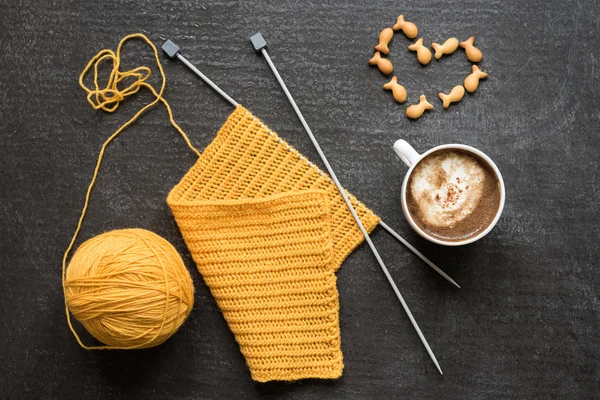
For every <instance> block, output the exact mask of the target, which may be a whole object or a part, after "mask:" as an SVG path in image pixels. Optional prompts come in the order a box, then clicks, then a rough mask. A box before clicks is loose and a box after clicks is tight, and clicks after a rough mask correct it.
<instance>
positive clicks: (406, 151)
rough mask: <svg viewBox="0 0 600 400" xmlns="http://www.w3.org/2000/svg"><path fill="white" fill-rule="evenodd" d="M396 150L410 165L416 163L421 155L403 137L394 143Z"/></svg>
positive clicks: (405, 162)
mask: <svg viewBox="0 0 600 400" xmlns="http://www.w3.org/2000/svg"><path fill="white" fill-rule="evenodd" d="M394 151H395V152H396V154H398V157H400V159H401V160H402V161H404V164H406V165H408V166H409V167H412V166H413V165H415V164H416V163H417V161H419V158H420V157H421V156H420V155H419V153H417V151H416V150H415V149H414V148H413V147H412V146H411V145H410V144H408V142H407V141H406V140H402V139H399V140H396V143H394Z"/></svg>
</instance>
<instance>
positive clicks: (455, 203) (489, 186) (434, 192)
mask: <svg viewBox="0 0 600 400" xmlns="http://www.w3.org/2000/svg"><path fill="white" fill-rule="evenodd" d="M499 203H500V190H499V182H498V179H497V177H496V175H495V173H494V172H493V170H492V169H491V168H490V166H489V165H488V164H487V163H486V162H484V161H483V160H481V159H479V158H478V157H475V156H474V155H472V154H471V153H468V152H465V151H461V150H454V149H448V150H440V151H436V152H435V153H432V154H430V155H428V156H427V157H425V158H424V159H422V160H421V161H419V163H418V164H417V166H416V167H415V168H414V170H413V172H412V174H411V176H410V178H409V181H408V186H407V205H408V207H409V211H410V214H411V216H412V217H413V220H414V221H415V223H416V224H417V225H418V226H419V227H420V228H421V229H423V230H424V231H425V232H426V233H428V234H429V235H432V236H434V237H437V238H439V239H442V240H455V241H460V240H464V239H466V238H469V237H471V236H475V235H477V234H478V233H479V232H480V231H482V230H484V229H485V228H487V227H488V226H489V225H490V224H491V222H492V221H493V219H494V217H495V215H496V212H497V211H498V208H499Z"/></svg>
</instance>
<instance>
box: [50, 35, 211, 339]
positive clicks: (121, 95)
mask: <svg viewBox="0 0 600 400" xmlns="http://www.w3.org/2000/svg"><path fill="white" fill-rule="evenodd" d="M131 39H141V40H142V41H144V42H145V43H146V44H147V45H148V46H150V48H151V49H152V51H153V52H154V58H155V60H156V65H157V67H158V70H159V72H160V76H161V79H162V80H161V85H160V90H158V91H157V90H156V89H155V88H154V87H153V86H152V85H151V84H149V83H148V82H147V80H148V78H149V77H150V75H151V73H152V71H151V69H150V68H148V67H146V66H141V67H137V68H134V69H132V70H129V71H120V70H119V68H120V64H121V50H122V47H123V45H124V44H125V42H127V41H128V40H131ZM105 61H108V62H112V71H111V73H110V75H109V78H108V81H107V83H106V85H105V86H104V87H103V88H101V85H100V84H99V75H100V73H99V70H98V68H99V66H100V64H101V63H103V62H105ZM92 68H93V70H94V87H93V88H89V87H88V86H86V84H85V83H84V78H85V77H86V76H87V74H88V73H89V72H90V70H91V69H92ZM127 78H133V79H134V81H133V82H132V83H131V84H129V86H127V87H126V88H124V89H119V87H118V86H119V84H120V83H121V82H123V81H124V80H125V79H127ZM79 85H80V86H81V87H82V89H83V90H85V91H86V92H87V100H88V102H89V103H90V105H91V106H92V107H93V108H94V109H95V110H97V109H102V110H104V111H107V112H114V111H116V110H117V109H118V107H119V104H120V103H121V101H123V100H125V99H126V98H127V97H128V96H131V95H133V94H136V93H137V92H138V91H139V90H140V89H141V88H146V89H148V90H150V92H151V93H152V94H153V95H154V97H155V99H154V100H153V101H152V102H150V103H148V104H147V105H145V106H144V107H143V108H141V109H140V110H139V111H138V112H137V113H136V114H135V115H134V116H133V117H131V119H129V120H128V121H127V122H126V123H125V124H123V125H122V126H121V127H120V128H119V129H117V130H116V131H115V132H114V133H113V134H112V135H110V136H109V137H108V139H106V141H105V142H104V143H103V145H102V148H101V149H100V153H99V154H98V160H97V162H96V167H95V169H94V173H93V176H92V179H91V181H90V184H89V186H88V189H87V192H86V195H85V201H84V205H83V208H82V210H81V215H80V217H79V221H78V223H77V228H76V229H75V232H74V233H73V237H72V238H71V242H70V243H69V246H68V247H67V249H66V251H65V254H64V256H63V260H62V285H63V294H64V296H65V312H66V317H67V323H68V325H69V329H70V330H71V332H72V333H73V335H74V336H75V339H76V340H77V343H79V345H80V346H81V347H83V348H84V349H87V350H103V349H133V348H143V347H148V345H149V343H150V342H151V341H152V340H155V339H156V338H157V337H158V335H159V334H160V332H161V331H162V330H163V329H162V328H163V325H164V322H165V321H166V320H167V312H168V309H167V307H168V302H165V311H164V316H163V319H162V321H163V322H162V324H161V326H160V328H159V329H157V333H156V335H155V336H154V337H153V338H152V339H150V340H149V341H146V342H142V343H136V344H133V345H131V346H118V345H107V346H87V345H85V344H84V343H83V342H82V341H81V339H80V338H79V335H78V334H77V332H76V331H75V329H74V328H73V324H72V322H71V316H70V312H69V306H68V304H67V290H66V287H65V280H66V276H67V259H68V258H69V254H70V253H71V250H72V249H73V246H74V244H75V241H76V240H77V236H78V234H79V231H80V230H81V227H82V224H83V220H84V219H85V215H86V212H87V209H88V205H89V200H90V195H91V193H92V189H93V188H94V184H95V183H96V179H97V177H98V172H99V170H100V166H101V165H102V158H103V157H104V153H105V151H106V148H107V146H108V145H109V144H110V143H111V142H112V141H113V140H114V139H115V138H116V137H117V136H118V135H119V134H120V133H121V132H123V131H124V130H125V129H126V128H127V127H128V126H129V125H131V124H132V123H133V122H134V121H136V120H137V119H138V118H139V117H140V116H141V115H142V114H143V113H144V112H145V111H147V110H148V109H150V108H151V107H153V106H154V105H156V104H157V103H158V102H162V103H163V104H164V106H165V107H166V109H167V112H168V114H169V121H170V122H171V125H173V127H174V128H175V129H176V130H177V131H178V132H179V134H180V135H181V136H182V137H183V139H184V140H185V143H186V144H187V146H188V147H189V148H190V149H191V150H192V151H193V152H194V153H196V155H197V156H198V157H200V152H199V151H198V150H197V149H196V148H195V147H194V146H193V145H192V143H191V142H190V140H189V138H188V136H187V135H186V134H185V132H184V131H183V130H182V129H181V127H179V125H177V123H176V122H175V120H174V118H173V112H172V111H171V107H170V105H169V103H168V102H167V100H166V99H165V98H164V97H163V93H164V89H165V86H166V77H165V74H164V71H163V68H162V65H161V63H160V59H159V56H158V51H157V49H156V46H154V44H153V43H152V42H151V41H150V40H149V39H148V38H147V37H146V36H145V35H143V34H141V33H137V34H132V35H128V36H126V37H124V38H123V39H122V40H121V41H120V43H119V45H118V47H117V51H116V52H114V51H112V50H109V49H105V50H102V51H100V52H99V53H98V54H96V55H95V56H94V57H93V58H92V59H91V60H90V61H89V62H88V64H87V65H86V66H85V68H84V69H83V71H82V73H81V75H80V77H79ZM145 232H147V231H145ZM148 233H150V232H148ZM155 236H156V235H155ZM158 238H159V239H160V237H158ZM142 240H144V241H146V242H145V243H146V244H149V241H152V240H153V239H149V238H148V237H144V238H142ZM167 243H168V242H167ZM149 248H152V247H151V246H149ZM173 250H174V249H173ZM153 251H154V250H153ZM175 253H176V252H175ZM155 255H156V256H157V258H158V255H157V254H156V253H155ZM177 256H178V255H177ZM159 261H160V264H161V267H162V271H163V275H164V276H165V278H166V275H167V271H166V270H165V265H164V264H163V263H162V260H159ZM184 270H185V267H184ZM185 273H187V270H185ZM188 278H189V274H188ZM164 281H165V287H164V291H165V295H166V296H170V295H172V291H171V288H169V286H168V282H167V279H165V280H164ZM85 284H86V285H87V284H92V283H91V282H87V283H85ZM191 290H192V292H193V287H192V288H191ZM114 301H115V303H118V301H119V299H118V297H116V298H115V299H114ZM192 301H193V299H192ZM173 326H175V325H173ZM142 336H143V335H142ZM167 337H168V336H167ZM164 340H166V338H164Z"/></svg>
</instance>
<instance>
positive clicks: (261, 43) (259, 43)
mask: <svg viewBox="0 0 600 400" xmlns="http://www.w3.org/2000/svg"><path fill="white" fill-rule="evenodd" d="M250 40H251V41H252V44H253V46H254V49H255V50H256V51H260V52H261V53H262V55H263V56H264V57H265V60H267V63H268V64H269V67H270V68H271V71H273V74H274V75H275V78H277V81H278V82H279V85H281V88H282V89H283V91H284V93H285V95H286V96H287V98H288V100H289V102H290V104H291V105H292V107H293V108H294V111H296V115H298V118H299V119H300V122H301V123H302V126H304V130H305V131H306V133H307V134H308V136H309V137H310V140H311V141H312V143H313V146H314V147H315V149H316V150H317V153H319V156H320V157H321V160H322V161H323V164H325V168H327V172H329V176H330V177H331V179H333V182H334V183H335V185H336V186H337V188H338V190H339V192H340V194H341V195H342V197H343V198H344V201H345V202H346V205H347V206H348V209H349V210H350V213H352V216H353V217H354V220H355V221H356V224H357V225H358V228H359V229H360V231H361V232H362V234H363V236H364V237H365V240H366V242H367V243H368V244H369V247H370V248H371V251H372V252H373V255H374V256H375V258H376V259H377V262H378V263H379V266H380V267H381V269H382V270H383V273H384V274H385V277H386V278H387V280H388V282H389V283H390V285H391V286H392V289H394V292H395V293H396V296H397V297H398V300H400V303H401V304H402V307H403V308H404V311H405V312H406V315H407V316H408V319H410V322H411V323H412V325H413V327H414V328H415V331H416V332H417V334H418V335H419V338H420V339H421V342H423V346H425V349H426V350H427V353H429V357H431V360H432V361H433V363H434V364H435V366H436V367H437V369H438V371H440V374H442V375H443V374H444V373H443V372H442V369H441V368H440V365H439V364H438V361H437V359H436V358H435V355H434V354H433V351H431V348H430V347H429V344H428V343H427V340H426V339H425V336H423V333H422V332H421V328H419V325H418V324H417V321H416V320H415V318H414V317H413V315H412V313H411V312H410V309H409V308H408V305H407V304H406V302H405V301H404V298H403V297H402V295H401V294H400V290H398V287H397V286H396V283H395V282H394V279H393V278H392V276H391V275H390V272H389V271H388V269H387V267H386V266H385V264H384V263H383V260H382V259H381V256H380V255H379V253H378V252H377V249H376V248H375V245H374V244H373V242H372V241H371V238H370V237H369V233H368V232H367V230H366V229H365V227H364V226H363V224H362V222H361V220H360V218H359V217H358V214H357V213H356V210H355V209H354V206H352V203H351V202H350V200H349V199H348V196H347V195H346V192H345V191H344V188H343V187H342V185H341V184H340V181H339V180H338V179H337V176H336V175H335V172H333V169H332V168H331V165H329V162H328V161H327V157H325V154H324V153H323V150H321V146H319V143H318V142H317V139H316V138H315V136H314V135H313V133H312V131H311V130H310V127H309V126H308V124H307V123H306V120H305V119H304V116H302V113H301V112H300V109H299V108H298V105H297V104H296V102H295V101H294V98H293V97H292V95H291V94H290V91H289V90H288V88H287V86H286V85H285V83H284V82H283V79H281V76H280V75H279V72H277V68H275V65H274V64H273V62H272V61H271V58H270V57H269V54H268V53H267V50H266V47H267V42H266V41H265V39H264V38H263V36H262V35H261V34H260V33H257V34H256V35H254V36H252V37H251V38H250Z"/></svg>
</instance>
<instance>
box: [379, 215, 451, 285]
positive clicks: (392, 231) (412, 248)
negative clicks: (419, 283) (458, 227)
mask: <svg viewBox="0 0 600 400" xmlns="http://www.w3.org/2000/svg"><path fill="white" fill-rule="evenodd" d="M379 225H381V227H382V228H383V229H385V230H386V231H388V232H389V234H390V235H392V236H393V237H395V238H396V239H397V240H398V241H399V242H400V243H402V244H403V245H405V246H406V247H408V248H409V249H410V251H412V252H413V253H415V254H416V255H417V257H419V258H420V259H421V260H423V261H425V263H426V264H427V265H429V266H430V267H431V268H433V269H434V270H435V271H436V272H437V273H438V274H440V275H441V276H443V277H444V279H446V280H447V281H448V282H450V283H451V284H453V285H454V286H456V287H457V288H459V289H460V286H459V285H458V283H456V282H455V281H454V279H452V278H450V277H449V276H448V275H447V274H446V273H445V272H444V271H442V270H441V269H440V268H439V267H438V266H437V265H435V264H434V263H433V262H431V260H429V259H428V258H427V257H425V256H424V255H423V254H421V252H420V251H419V250H417V249H415V248H414V247H413V246H412V245H411V244H410V243H408V242H407V241H406V240H404V238H402V236H400V235H399V234H398V233H396V231H394V230H393V229H392V228H390V227H389V226H388V225H387V224H386V223H385V222H383V221H379Z"/></svg>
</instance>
